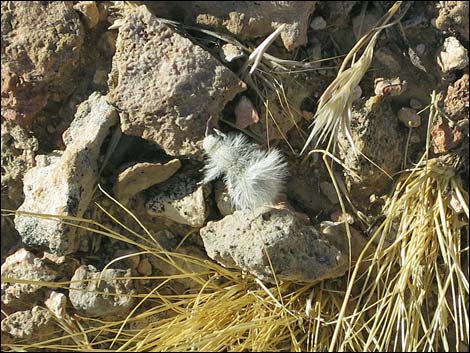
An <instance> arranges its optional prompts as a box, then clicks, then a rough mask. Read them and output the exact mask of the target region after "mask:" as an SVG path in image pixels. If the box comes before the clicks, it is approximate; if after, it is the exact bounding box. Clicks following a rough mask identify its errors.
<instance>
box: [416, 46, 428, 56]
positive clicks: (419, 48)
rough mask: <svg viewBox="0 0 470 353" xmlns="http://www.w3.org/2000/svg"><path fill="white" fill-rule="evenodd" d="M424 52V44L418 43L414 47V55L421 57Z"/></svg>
mask: <svg viewBox="0 0 470 353" xmlns="http://www.w3.org/2000/svg"><path fill="white" fill-rule="evenodd" d="M425 51H426V45H425V44H423V43H420V44H418V45H417V46H416V53H417V54H418V55H423V54H424V52H425Z"/></svg>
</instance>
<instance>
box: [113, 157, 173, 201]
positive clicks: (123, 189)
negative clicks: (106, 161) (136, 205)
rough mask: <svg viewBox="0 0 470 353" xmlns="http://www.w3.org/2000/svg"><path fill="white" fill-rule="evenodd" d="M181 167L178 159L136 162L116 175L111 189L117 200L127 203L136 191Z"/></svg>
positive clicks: (157, 181)
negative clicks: (162, 161) (165, 161)
mask: <svg viewBox="0 0 470 353" xmlns="http://www.w3.org/2000/svg"><path fill="white" fill-rule="evenodd" d="M180 167H181V162H180V161H179V160H178V159H173V160H171V161H169V162H167V163H165V164H162V163H147V162H144V163H137V164H135V165H133V166H131V167H129V168H127V169H126V170H124V171H123V172H121V173H120V174H119V175H118V178H117V180H116V183H115V185H114V188H113V191H114V195H115V196H116V198H117V200H118V201H120V202H121V203H123V204H127V202H128V201H129V199H130V198H131V197H133V196H134V195H135V194H137V193H138V192H140V191H142V190H145V189H148V188H149V187H151V186H152V185H155V184H159V183H162V182H164V181H165V180H167V179H168V178H170V177H171V176H172V175H173V174H175V173H176V172H177V170H178V169H179V168H180Z"/></svg>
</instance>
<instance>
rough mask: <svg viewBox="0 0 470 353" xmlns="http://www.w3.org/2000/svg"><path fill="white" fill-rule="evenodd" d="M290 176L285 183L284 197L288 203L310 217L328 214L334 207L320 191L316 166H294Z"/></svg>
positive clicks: (319, 177)
mask: <svg viewBox="0 0 470 353" xmlns="http://www.w3.org/2000/svg"><path fill="white" fill-rule="evenodd" d="M289 170H290V172H291V176H290V177H289V179H288V181H287V183H286V188H287V190H286V195H287V196H288V198H289V201H290V202H291V203H293V204H294V205H295V206H297V208H298V209H301V210H302V211H304V212H306V213H307V214H308V215H309V216H310V217H316V215H318V214H319V213H323V212H325V213H329V212H330V211H331V210H332V209H333V208H334V205H333V204H332V203H331V202H330V200H329V199H328V197H326V196H324V194H323V193H322V192H321V190H320V185H319V183H320V180H322V179H324V178H322V177H321V176H320V174H319V167H318V165H316V164H315V165H306V166H304V165H302V164H300V163H299V164H295V165H293V166H292V167H291V168H290V169H289Z"/></svg>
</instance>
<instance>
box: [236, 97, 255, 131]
mask: <svg viewBox="0 0 470 353" xmlns="http://www.w3.org/2000/svg"><path fill="white" fill-rule="evenodd" d="M258 121H259V116H258V112H257V111H256V108H255V107H254V105H253V103H251V100H250V99H249V98H247V97H246V96H242V97H241V98H240V100H239V101H238V103H237V105H236V107H235V125H236V126H237V127H238V128H239V129H244V128H246V127H248V126H250V125H252V124H256V123H257V122H258Z"/></svg>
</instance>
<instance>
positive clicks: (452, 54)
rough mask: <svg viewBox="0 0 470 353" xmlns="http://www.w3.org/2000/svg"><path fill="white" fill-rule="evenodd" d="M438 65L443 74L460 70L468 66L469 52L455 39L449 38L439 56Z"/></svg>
mask: <svg viewBox="0 0 470 353" xmlns="http://www.w3.org/2000/svg"><path fill="white" fill-rule="evenodd" d="M437 63H438V64H439V67H440V68H441V70H442V72H444V73H447V72H449V71H452V70H460V69H463V68H464V67H465V66H467V65H468V51H467V49H465V47H464V46H463V45H462V44H460V42H459V40H458V39H457V38H455V37H448V38H446V39H445V40H444V44H443V45H442V47H441V48H440V50H439V53H438V54H437Z"/></svg>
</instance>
